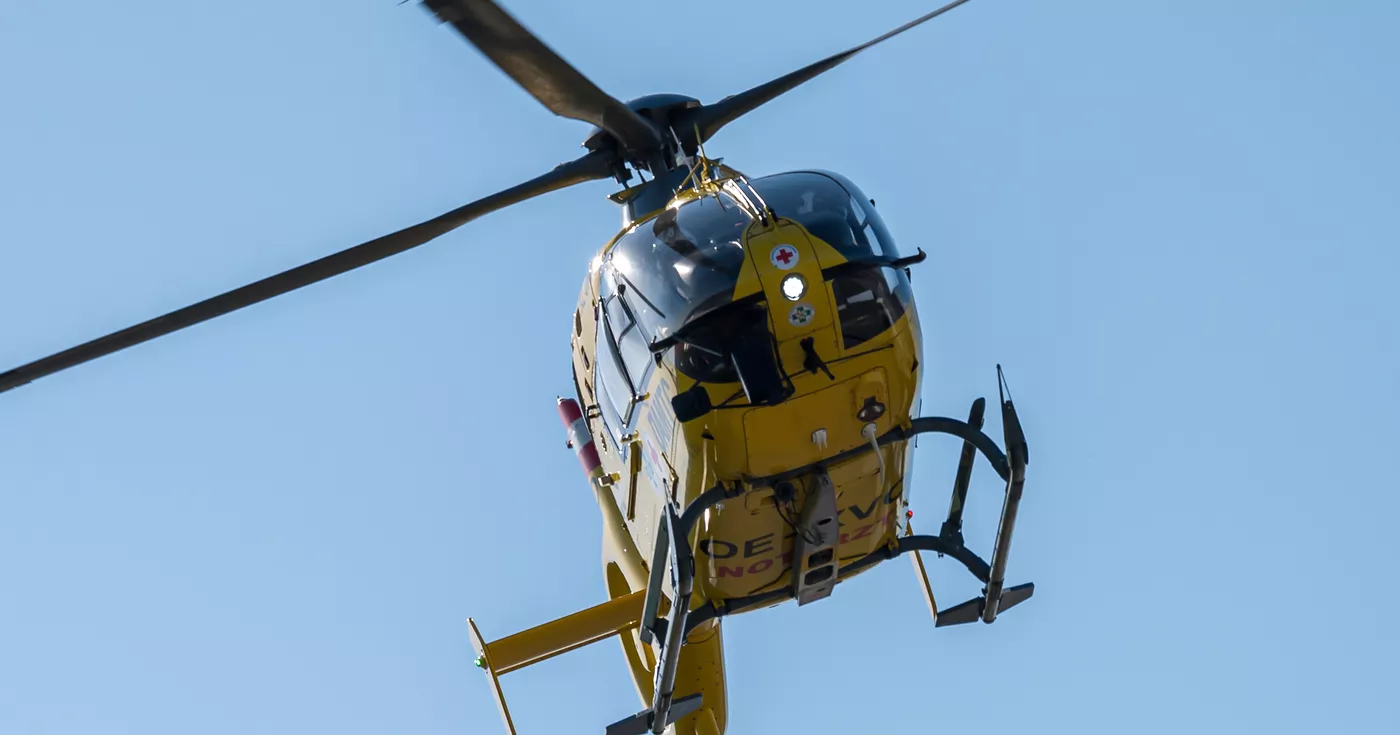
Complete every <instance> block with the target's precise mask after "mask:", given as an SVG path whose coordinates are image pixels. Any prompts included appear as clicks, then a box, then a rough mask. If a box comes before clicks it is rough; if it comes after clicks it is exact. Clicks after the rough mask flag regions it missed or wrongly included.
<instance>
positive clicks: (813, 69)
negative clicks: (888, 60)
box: [674, 0, 968, 145]
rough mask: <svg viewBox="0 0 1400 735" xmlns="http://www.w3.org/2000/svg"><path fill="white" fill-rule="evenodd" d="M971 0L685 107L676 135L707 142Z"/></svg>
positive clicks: (694, 142)
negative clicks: (746, 117)
mask: <svg viewBox="0 0 1400 735" xmlns="http://www.w3.org/2000/svg"><path fill="white" fill-rule="evenodd" d="M967 1H968V0H954V2H951V3H948V4H947V5H944V6H943V7H941V8H939V9H937V10H935V11H933V12H932V13H929V14H927V15H924V16H922V17H920V18H916V19H914V20H911V21H909V22H908V23H905V24H904V25H902V26H900V27H898V28H896V29H894V30H892V31H890V32H889V33H886V34H884V35H883V36H880V37H879V38H875V39H871V40H870V41H867V42H865V43H863V44H861V45H859V46H856V47H854V48H851V49H847V50H845V51H842V52H841V53H839V54H834V55H832V56H828V57H826V58H825V59H822V60H821V61H818V62H816V63H814V64H809V65H807V66H804V67H802V68H801V69H798V70H797V71H795V72H792V73H791V74H785V75H783V76H781V77H778V78H777V79H774V80H773V81H771V82H766V83H764V84H760V85H758V86H757V87H754V88H752V89H749V90H747V91H744V92H740V93H739V94H736V95H731V96H729V97H725V98H724V99H722V100H720V101H719V102H716V103H714V104H712V105H702V106H700V107H694V108H691V109H689V110H685V111H683V112H682V113H681V114H680V115H679V116H677V120H676V122H675V124H674V128H675V131H676V135H677V136H679V137H680V138H681V140H683V141H686V142H688V143H690V144H692V145H693V144H698V143H704V142H705V141H707V140H709V139H710V138H711V137H713V136H714V134H715V133H717V132H719V129H720V128H722V127H724V126H725V125H728V124H729V123H731V122H734V121H735V120H737V119H739V118H740V117H741V116H743V115H746V114H748V113H750V112H753V111H754V110H756V109H758V108H759V107H760V106H762V105H764V104H766V103H768V102H770V101H772V100H773V99H774V98H776V97H777V96H778V95H781V94H783V93H784V92H787V91H788V90H791V89H793V88H794V87H797V86H798V85H800V84H802V83H803V82H806V81H808V80H810V79H812V78H814V77H816V76H817V75H819V74H821V73H822V72H826V71H830V70H831V69H832V68H834V67H836V66H837V65H839V64H840V63H841V62H843V61H845V60H847V59H849V58H851V57H852V56H855V55H856V54H858V53H860V52H861V51H864V50H866V49H868V48H870V47H871V46H874V45H875V44H877V43H880V42H881V41H886V40H889V39H891V38H894V37H895V36H898V35H899V34H901V33H903V32H905V31H907V30H909V29H910V28H913V27H914V26H917V25H920V24H922V23H925V22H927V21H930V20H933V19H934V18H937V17H938V16H940V15H942V14H944V13H946V12H948V11H949V10H952V9H953V8H956V7H958V6H959V5H962V4H963V3H965V2H967ZM696 127H699V129H700V138H699V140H696V139H695V128H696Z"/></svg>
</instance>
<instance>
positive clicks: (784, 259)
mask: <svg viewBox="0 0 1400 735" xmlns="http://www.w3.org/2000/svg"><path fill="white" fill-rule="evenodd" d="M769 257H770V259H771V260H772V261H773V265H775V266H777V267H778V268H779V269H781V270H788V269H789V268H791V267H793V266H795V265H797V260H798V258H797V250H796V249H795V248H793V247H792V246H791V245H779V246H778V247H776V248H773V253H772V255H770V256H769Z"/></svg>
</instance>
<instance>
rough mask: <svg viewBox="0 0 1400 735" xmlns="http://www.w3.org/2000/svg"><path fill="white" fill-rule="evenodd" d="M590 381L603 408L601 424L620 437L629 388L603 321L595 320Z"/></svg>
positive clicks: (628, 400)
mask: <svg viewBox="0 0 1400 735" xmlns="http://www.w3.org/2000/svg"><path fill="white" fill-rule="evenodd" d="M593 378H594V380H593V382H594V384H595V386H596V390H597V393H598V406H599V407H600V408H601V409H602V411H603V423H605V424H607V425H608V428H609V429H611V430H612V434H613V439H615V440H618V442H619V443H620V441H621V440H620V439H619V437H621V436H622V429H623V427H624V426H626V423H625V421H624V418H623V417H625V416H626V415H627V412H628V410H629V409H630V408H631V405H632V390H631V388H630V387H629V386H628V385H627V381H626V380H625V379H624V378H623V377H622V366H621V365H619V364H618V362H617V356H616V353H615V352H614V351H613V349H612V347H611V346H610V345H609V343H608V328H607V326H606V322H605V321H604V320H602V319H599V320H598V347H597V355H596V358H595V359H594V361H593Z"/></svg>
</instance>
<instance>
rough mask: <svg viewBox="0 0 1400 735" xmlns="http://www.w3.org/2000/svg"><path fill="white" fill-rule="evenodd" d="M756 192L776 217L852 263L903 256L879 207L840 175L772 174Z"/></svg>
mask: <svg viewBox="0 0 1400 735" xmlns="http://www.w3.org/2000/svg"><path fill="white" fill-rule="evenodd" d="M753 188H754V189H755V190H757V191H758V194H759V196H761V197H763V201H764V202H765V203H766V204H767V205H768V208H769V209H772V210H773V213H774V214H776V215H778V216H779V217H783V218H786V219H790V220H795V221H796V222H798V223H799V224H801V225H802V226H803V227H805V228H807V231H808V232H810V233H812V234H813V235H815V236H817V237H819V238H821V239H822V240H823V241H825V242H826V243H827V244H828V245H830V246H832V247H834V248H836V249H837V250H838V251H840V253H841V254H842V255H843V256H845V258H846V260H848V261H868V260H879V259H885V258H897V257H899V253H898V251H897V250H896V249H895V246H894V239H893V238H892V237H890V233H889V231H888V230H887V229H885V223H884V221H883V220H881V219H880V216H879V215H878V214H877V213H876V212H875V205H874V204H872V203H871V202H870V200H869V199H867V198H865V195H864V194H862V193H861V191H860V190H859V189H857V188H856V186H855V184H853V183H851V182H850V181H848V180H846V179H845V177H843V176H840V175H839V174H831V173H826V172H815V171H798V172H792V173H783V174H774V175H772V176H765V177H763V178H761V179H757V180H755V181H754V182H753Z"/></svg>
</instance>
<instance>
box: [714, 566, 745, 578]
mask: <svg viewBox="0 0 1400 735" xmlns="http://www.w3.org/2000/svg"><path fill="white" fill-rule="evenodd" d="M718 576H719V577H721V578H724V577H742V576H744V568H743V567H726V566H721V567H719V575H718Z"/></svg>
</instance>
